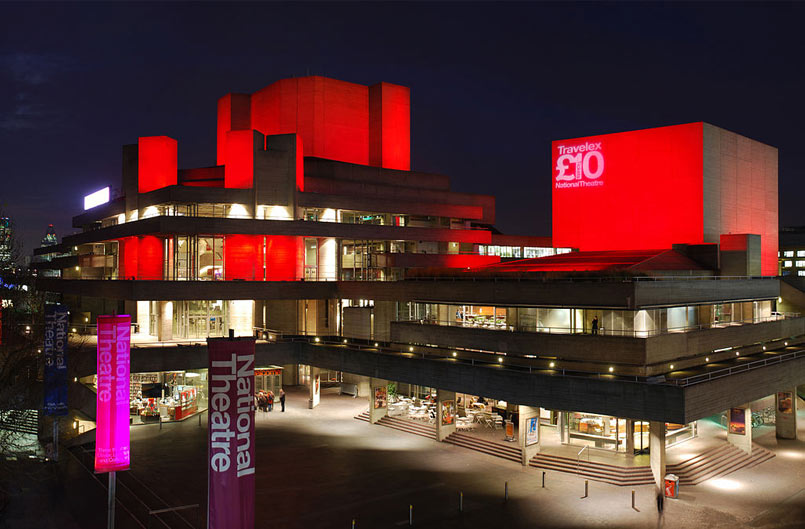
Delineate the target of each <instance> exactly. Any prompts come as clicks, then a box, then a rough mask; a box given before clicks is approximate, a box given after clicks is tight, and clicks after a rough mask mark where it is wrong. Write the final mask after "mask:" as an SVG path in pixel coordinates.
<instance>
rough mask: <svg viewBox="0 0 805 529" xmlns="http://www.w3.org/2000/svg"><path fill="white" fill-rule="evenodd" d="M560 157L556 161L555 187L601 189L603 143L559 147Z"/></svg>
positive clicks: (602, 183)
mask: <svg viewBox="0 0 805 529" xmlns="http://www.w3.org/2000/svg"><path fill="white" fill-rule="evenodd" d="M556 149H557V150H558V151H559V157H558V158H557V159H556V168H555V169H556V174H555V178H554V180H555V182H554V186H555V187H556V188H557V189H560V188H566V187H600V186H602V185H604V182H603V181H601V180H599V179H600V177H601V175H603V174H604V155H603V153H602V152H601V150H602V149H601V142H600V141H599V142H585V143H582V144H580V145H571V146H566V145H558V146H557V147H556Z"/></svg>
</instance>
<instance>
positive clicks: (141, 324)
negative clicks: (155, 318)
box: [137, 301, 151, 336]
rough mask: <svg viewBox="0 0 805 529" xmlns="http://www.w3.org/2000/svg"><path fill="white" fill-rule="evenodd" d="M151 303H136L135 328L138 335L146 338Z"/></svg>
mask: <svg viewBox="0 0 805 529" xmlns="http://www.w3.org/2000/svg"><path fill="white" fill-rule="evenodd" d="M150 305H151V302H150V301H137V326H138V328H139V332H140V334H142V335H143V336H148V335H149V334H150V331H151V329H150V326H151V306H150Z"/></svg>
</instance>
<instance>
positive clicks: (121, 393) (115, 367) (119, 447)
mask: <svg viewBox="0 0 805 529" xmlns="http://www.w3.org/2000/svg"><path fill="white" fill-rule="evenodd" d="M130 353H131V316H98V396H97V417H96V419H95V424H96V430H95V472H112V471H116V470H126V469H128V468H129V463H130V462H131V453H130V449H129V448H130V445H129V384H130V382H131V381H130V379H129V374H130V373H129V369H130V365H131V362H130V359H131V357H130Z"/></svg>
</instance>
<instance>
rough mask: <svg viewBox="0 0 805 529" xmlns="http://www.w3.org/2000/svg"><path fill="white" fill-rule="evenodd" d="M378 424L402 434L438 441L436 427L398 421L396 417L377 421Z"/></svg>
mask: <svg viewBox="0 0 805 529" xmlns="http://www.w3.org/2000/svg"><path fill="white" fill-rule="evenodd" d="M377 424H379V425H381V426H387V427H389V428H394V429H395V430H400V431H402V432H407V433H411V434H414V435H419V436H422V437H427V438H428V439H434V440H435V439H437V436H436V427H434V426H432V425H430V424H420V423H415V422H413V421H406V420H403V419H397V418H395V417H383V418H382V419H380V420H379V421H377Z"/></svg>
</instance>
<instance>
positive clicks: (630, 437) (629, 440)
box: [626, 419, 634, 455]
mask: <svg viewBox="0 0 805 529" xmlns="http://www.w3.org/2000/svg"><path fill="white" fill-rule="evenodd" d="M626 453H627V454H629V455H632V454H634V421H633V420H632V419H626Z"/></svg>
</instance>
